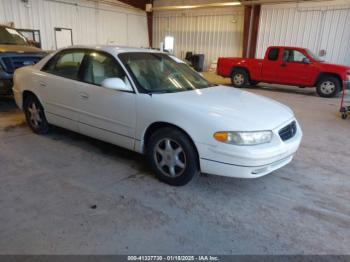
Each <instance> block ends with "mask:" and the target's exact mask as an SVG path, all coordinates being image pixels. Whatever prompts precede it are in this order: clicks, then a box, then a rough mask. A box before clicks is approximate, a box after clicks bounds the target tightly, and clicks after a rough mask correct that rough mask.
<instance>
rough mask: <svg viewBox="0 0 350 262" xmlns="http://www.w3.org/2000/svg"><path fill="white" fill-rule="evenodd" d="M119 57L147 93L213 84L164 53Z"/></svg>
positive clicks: (138, 53)
mask: <svg viewBox="0 0 350 262" xmlns="http://www.w3.org/2000/svg"><path fill="white" fill-rule="evenodd" d="M119 58H120V59H121V61H122V62H123V64H124V65H125V66H126V68H127V69H128V71H129V72H130V73H131V76H132V78H133V79H134V81H135V82H136V83H137V84H138V85H139V87H141V89H142V90H143V91H144V92H146V93H173V92H181V91H187V90H195V89H201V88H207V87H210V86H213V84H211V83H209V82H208V81H207V80H205V79H204V78H203V77H202V76H201V75H199V74H198V73H197V72H195V71H194V70H193V69H191V68H190V67H189V66H188V65H186V64H185V63H184V62H183V61H181V60H180V59H178V58H176V57H174V56H170V55H166V54H162V53H140V52H137V53H122V54H120V55H119Z"/></svg>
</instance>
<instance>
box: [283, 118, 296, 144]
mask: <svg viewBox="0 0 350 262" xmlns="http://www.w3.org/2000/svg"><path fill="white" fill-rule="evenodd" d="M296 133H297V123H296V122H295V121H293V122H292V123H290V124H289V125H287V126H285V127H283V128H282V129H281V130H280V131H279V132H278V134H279V135H280V137H281V139H282V140H283V141H286V140H288V139H291V138H292V137H294V136H295V134H296Z"/></svg>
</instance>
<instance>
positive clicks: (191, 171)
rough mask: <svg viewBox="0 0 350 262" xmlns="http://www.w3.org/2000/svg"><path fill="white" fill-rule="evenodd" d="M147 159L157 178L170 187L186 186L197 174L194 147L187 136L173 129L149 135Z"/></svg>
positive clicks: (197, 168)
mask: <svg viewBox="0 0 350 262" xmlns="http://www.w3.org/2000/svg"><path fill="white" fill-rule="evenodd" d="M147 158H148V162H149V163H150V165H151V167H152V169H153V171H154V173H155V174H156V176H157V178H158V179H159V180H161V181H163V182H165V183H167V184H169V185H172V186H183V185H186V184H187V183H188V182H190V181H191V180H192V179H193V177H195V176H197V175H198V174H199V165H198V159H197V158H198V157H197V154H196V150H195V148H194V146H193V145H192V143H191V141H190V139H189V138H188V137H187V135H185V134H184V133H182V132H181V131H180V130H177V129H174V128H162V129H160V130H158V131H156V132H155V133H153V134H152V135H151V137H150V139H149V142H148V145H147Z"/></svg>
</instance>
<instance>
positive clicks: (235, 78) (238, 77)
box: [231, 68, 249, 88]
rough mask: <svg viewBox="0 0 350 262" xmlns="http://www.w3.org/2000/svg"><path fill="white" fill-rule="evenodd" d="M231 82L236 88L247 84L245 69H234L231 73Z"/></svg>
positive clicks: (247, 78)
mask: <svg viewBox="0 0 350 262" xmlns="http://www.w3.org/2000/svg"><path fill="white" fill-rule="evenodd" d="M231 84H232V85H233V86H234V87H238V88H241V87H246V86H249V76H248V73H247V71H246V70H244V69H240V68H237V69H234V70H233V72H232V75H231Z"/></svg>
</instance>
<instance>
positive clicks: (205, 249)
mask: <svg viewBox="0 0 350 262" xmlns="http://www.w3.org/2000/svg"><path fill="white" fill-rule="evenodd" d="M207 76H208V75H207ZM208 77H209V78H210V79H212V80H213V81H214V82H221V83H227V80H223V79H221V78H218V77H215V76H213V75H209V76H208ZM228 88H229V87H228ZM246 90H247V91H249V92H253V93H257V94H261V95H264V96H267V97H271V98H273V99H276V100H278V101H281V102H282V103H285V104H287V105H289V106H290V107H291V108H292V109H293V110H294V112H295V114H296V116H297V118H298V119H299V121H300V123H301V125H302V127H303V131H304V139H303V142H302V145H301V148H300V150H299V152H298V154H297V155H296V157H295V159H294V161H293V162H292V163H291V164H290V165H288V166H286V167H284V168H282V169H280V170H278V171H276V172H274V173H273V174H270V175H268V176H265V177H262V178H259V179H253V180H243V179H232V178H225V177H218V176H201V177H200V178H199V179H197V180H196V181H195V182H194V183H191V184H189V185H188V186H185V187H181V188H174V187H170V186H167V185H165V184H162V183H160V182H158V181H157V180H156V179H155V178H154V176H153V175H152V174H151V172H150V170H149V169H148V167H147V164H146V162H145V159H144V158H143V157H142V156H140V155H137V154H135V153H132V152H129V151H127V150H124V149H121V148H118V147H116V146H113V145H110V144H106V143H103V142H99V141H97V140H94V139H91V138H88V137H85V136H82V135H78V134H75V133H72V132H69V131H66V130H63V129H60V128H54V129H53V130H52V131H51V133H50V134H49V135H46V136H38V135H35V134H33V133H32V132H31V131H30V130H29V129H28V127H27V126H26V125H25V123H24V118H23V114H22V113H21V112H19V111H18V110H17V109H16V108H15V105H14V103H13V101H12V100H10V99H6V98H0V253H1V254H135V253H142V254H169V253H170V254H179V253H183V254H184V253H187V254H188V253H191V254H193V253H194V254H208V253H210V254H350V248H349V247H350V173H349V170H350V161H349V160H350V138H349V137H350V136H349V135H350V133H349V130H350V121H349V120H341V119H340V117H339V116H338V114H337V111H338V107H339V99H322V98H319V97H317V96H316V94H315V91H314V89H298V88H285V87H283V88H281V87H278V86H269V87H257V88H248V89H246Z"/></svg>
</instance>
